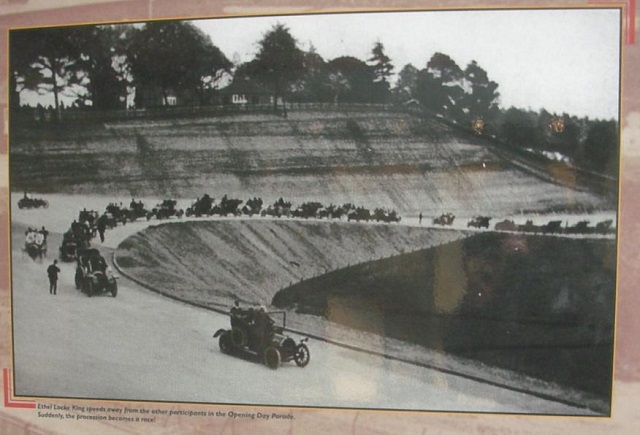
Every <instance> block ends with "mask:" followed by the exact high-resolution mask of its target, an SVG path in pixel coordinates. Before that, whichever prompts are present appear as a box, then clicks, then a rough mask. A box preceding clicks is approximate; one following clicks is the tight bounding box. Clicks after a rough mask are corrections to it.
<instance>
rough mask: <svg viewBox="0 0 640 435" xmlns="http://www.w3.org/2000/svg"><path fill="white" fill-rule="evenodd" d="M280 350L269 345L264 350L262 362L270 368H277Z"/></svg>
mask: <svg viewBox="0 0 640 435" xmlns="http://www.w3.org/2000/svg"><path fill="white" fill-rule="evenodd" d="M280 361H281V359H280V352H279V351H278V349H276V348H275V347H273V346H269V347H268V348H267V349H266V350H265V351H264V362H265V364H266V365H267V367H269V368H270V369H273V370H275V369H277V368H278V367H279V366H280Z"/></svg>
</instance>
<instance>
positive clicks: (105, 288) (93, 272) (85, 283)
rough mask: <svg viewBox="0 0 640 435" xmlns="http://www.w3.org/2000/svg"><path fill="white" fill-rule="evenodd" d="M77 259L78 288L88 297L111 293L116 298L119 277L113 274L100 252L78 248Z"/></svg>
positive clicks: (76, 280) (76, 279)
mask: <svg viewBox="0 0 640 435" xmlns="http://www.w3.org/2000/svg"><path fill="white" fill-rule="evenodd" d="M76 257H77V267H76V276H75V282H76V288H77V289H79V290H81V291H82V292H83V293H85V294H86V295H87V296H93V295H97V294H101V293H106V292H109V293H111V295H112V296H113V297H114V298H115V297H116V295H117V294H118V283H117V282H116V279H117V278H118V277H117V276H116V275H114V274H113V273H112V272H111V268H110V267H109V266H108V265H107V262H106V261H105V259H104V257H103V256H102V255H101V254H100V251H98V250H97V249H95V248H78V249H77V250H76Z"/></svg>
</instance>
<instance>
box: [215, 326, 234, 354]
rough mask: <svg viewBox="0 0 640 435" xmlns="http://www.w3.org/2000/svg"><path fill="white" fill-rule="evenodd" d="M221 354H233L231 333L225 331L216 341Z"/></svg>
mask: <svg viewBox="0 0 640 435" xmlns="http://www.w3.org/2000/svg"><path fill="white" fill-rule="evenodd" d="M218 344H219V345H220V350H221V351H222V353H226V354H231V353H232V352H233V341H232V340H231V332H229V331H225V332H223V333H222V335H221V336H220V339H219V340H218Z"/></svg>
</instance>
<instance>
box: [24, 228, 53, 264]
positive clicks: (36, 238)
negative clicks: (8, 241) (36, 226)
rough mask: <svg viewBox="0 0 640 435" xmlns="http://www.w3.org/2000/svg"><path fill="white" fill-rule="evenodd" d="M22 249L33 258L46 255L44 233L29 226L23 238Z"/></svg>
mask: <svg viewBox="0 0 640 435" xmlns="http://www.w3.org/2000/svg"><path fill="white" fill-rule="evenodd" d="M24 250H25V252H26V253H27V255H29V257H31V258H32V259H33V260H36V259H40V260H42V257H44V256H45V255H47V237H46V235H45V234H44V233H42V232H41V231H37V230H32V229H31V228H29V230H28V231H27V233H26V234H25V238H24Z"/></svg>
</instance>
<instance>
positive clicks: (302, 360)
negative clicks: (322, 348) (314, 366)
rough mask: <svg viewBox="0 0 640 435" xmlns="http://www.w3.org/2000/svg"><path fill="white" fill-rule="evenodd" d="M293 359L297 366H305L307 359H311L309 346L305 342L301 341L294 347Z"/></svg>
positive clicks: (307, 362)
mask: <svg viewBox="0 0 640 435" xmlns="http://www.w3.org/2000/svg"><path fill="white" fill-rule="evenodd" d="M293 360H294V361H295V362H296V365H297V366H298V367H306V366H307V364H309V360H311V353H310V352H309V348H308V347H307V345H306V344H304V343H302V344H300V345H298V347H296V351H295V353H294V354H293Z"/></svg>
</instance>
